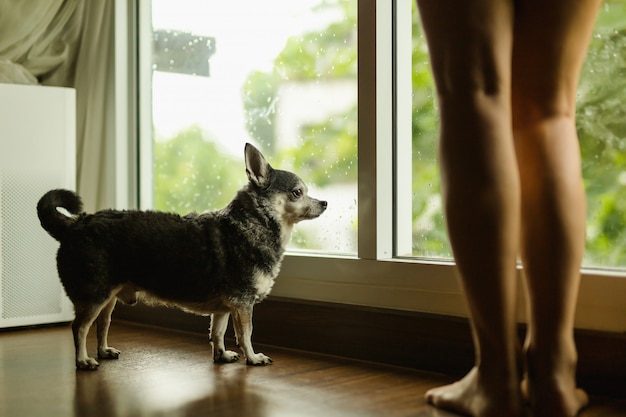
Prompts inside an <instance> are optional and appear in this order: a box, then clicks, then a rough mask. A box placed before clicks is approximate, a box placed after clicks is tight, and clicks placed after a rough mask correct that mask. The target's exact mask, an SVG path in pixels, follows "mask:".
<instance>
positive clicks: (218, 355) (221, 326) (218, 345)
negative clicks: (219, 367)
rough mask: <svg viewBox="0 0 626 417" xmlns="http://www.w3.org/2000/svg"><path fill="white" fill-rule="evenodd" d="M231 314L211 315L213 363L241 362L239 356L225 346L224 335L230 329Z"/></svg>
mask: <svg viewBox="0 0 626 417" xmlns="http://www.w3.org/2000/svg"><path fill="white" fill-rule="evenodd" d="M229 317H230V312H226V313H213V314H211V330H210V332H209V340H210V341H211V344H212V345H213V362H220V363H230V362H235V361H237V360H239V354H238V353H237V352H233V351H231V350H226V346H225V345H224V335H225V334H226V328H227V327H228V318H229Z"/></svg>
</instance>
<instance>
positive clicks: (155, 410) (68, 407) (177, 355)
mask: <svg viewBox="0 0 626 417" xmlns="http://www.w3.org/2000/svg"><path fill="white" fill-rule="evenodd" d="M92 333H94V331H93V330H92ZM109 341H110V343H111V344H112V345H113V346H115V347H117V348H118V349H120V350H122V356H121V358H120V359H119V360H112V361H101V365H100V369H99V370H97V371H95V372H88V371H81V372H76V371H75V370H74V354H73V344H72V336H71V332H70V329H69V326H67V325H66V326H61V327H48V328H40V329H29V330H17V331H3V332H0V416H3V417H26V416H27V417H37V416H45V417H56V416H63V417H70V416H77V417H78V416H80V417H83V416H89V417H94V416H107V417H116V416H142V417H147V416H177V417H178V416H205V415H206V416H215V417H228V416H237V417H297V416H303V417H318V416H319V417H331V416H347V417H350V416H354V417H357V416H358V417H368V416H376V417H378V416H381V417H393V416H418V417H419V416H421V417H426V416H430V417H452V416H453V414H449V413H446V412H443V411H439V410H436V409H434V408H432V407H430V406H428V405H426V404H425V402H424V400H423V394H424V392H425V390H426V389H428V388H429V387H432V386H436V385H439V384H442V383H446V382H449V381H450V380H449V378H447V377H443V376H438V375H432V374H425V373H419V372H415V371H411V370H405V369H399V368H391V367H384V366H378V365H373V364H367V363H360V362H353V361H349V360H344V359H338V358H332V357H325V356H318V355H312V354H306V353H301V352H294V351H287V350H282V349H279V348H275V347H268V346H257V350H261V351H263V352H264V353H265V354H267V355H269V356H271V357H272V358H273V359H274V363H273V364H272V365H270V366H267V367H248V366H246V365H244V363H242V362H241V361H240V362H238V363H235V364H223V365H222V364H220V365H218V364H213V362H212V361H211V350H210V347H209V345H208V343H207V341H206V339H205V338H204V337H201V336H199V335H196V334H188V333H177V332H170V331H166V330H161V329H158V330H157V329H153V328H146V327H139V326H136V325H133V324H129V323H122V322H119V321H118V322H115V323H113V325H112V329H111V334H110V338H109ZM259 348H260V349H259ZM89 350H90V352H93V351H94V350H95V340H94V336H93V334H92V335H90V344H89ZM582 416H583V417H599V416H602V417H617V416H626V402H625V401H623V400H616V399H613V400H602V399H597V398H594V399H593V403H592V406H591V407H589V408H588V409H587V410H586V411H585V412H584V413H583V414H582ZM503 417H504V416H503Z"/></svg>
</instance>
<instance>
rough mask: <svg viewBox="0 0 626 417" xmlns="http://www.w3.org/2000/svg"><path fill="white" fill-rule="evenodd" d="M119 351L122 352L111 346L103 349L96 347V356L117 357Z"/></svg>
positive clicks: (104, 357) (100, 357)
mask: <svg viewBox="0 0 626 417" xmlns="http://www.w3.org/2000/svg"><path fill="white" fill-rule="evenodd" d="M121 353H122V352H121V351H119V350H117V349H115V348H113V347H106V348H103V349H98V358H99V359H119V358H120V354H121Z"/></svg>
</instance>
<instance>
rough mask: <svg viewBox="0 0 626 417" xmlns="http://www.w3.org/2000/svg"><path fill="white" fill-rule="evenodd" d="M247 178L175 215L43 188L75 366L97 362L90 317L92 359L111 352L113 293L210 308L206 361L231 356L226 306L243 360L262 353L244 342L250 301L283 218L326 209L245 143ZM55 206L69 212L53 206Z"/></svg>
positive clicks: (270, 267) (267, 274)
mask: <svg viewBox="0 0 626 417" xmlns="http://www.w3.org/2000/svg"><path fill="white" fill-rule="evenodd" d="M245 164H246V173H247V175H248V180H249V181H248V184H247V185H245V186H244V187H243V188H242V189H241V190H239V192H238V193H237V195H236V196H235V198H234V199H233V200H232V201H231V202H230V204H228V206H227V207H225V208H223V209H221V210H218V211H215V212H208V213H203V214H196V213H191V214H188V215H186V216H182V217H181V216H179V215H176V214H171V213H162V212H154V211H132V210H131V211H117V210H103V211H99V212H97V213H94V214H86V213H83V212H82V202H81V200H80V198H79V197H78V196H77V195H76V194H75V193H74V192H72V191H68V190H52V191H49V192H48V193H46V194H45V195H44V196H43V197H42V198H41V200H39V203H38V205H37V213H38V215H39V219H40V221H41V225H42V226H43V228H44V229H45V230H46V231H47V232H48V233H49V234H50V235H51V236H52V237H54V238H55V239H57V240H58V241H59V242H60V243H61V245H60V247H59V251H58V254H57V267H58V273H59V277H60V278H61V282H62V283H63V286H64V288H65V291H66V293H67V295H68V296H69V298H70V299H71V300H72V302H73V304H74V308H75V311H76V318H75V320H74V322H73V323H72V331H73V334H74V343H75V347H76V367H77V368H78V369H97V367H98V362H97V361H96V360H95V359H94V358H91V357H89V355H88V354H87V346H86V337H87V333H88V332H89V328H90V327H91V325H92V324H93V322H94V321H95V322H96V325H97V336H98V357H99V358H101V359H117V358H118V357H119V355H120V351H119V350H117V349H115V348H113V347H110V346H109V345H108V342H107V334H108V330H109V325H110V322H111V312H112V311H113V309H114V307H115V303H116V301H117V299H120V300H122V301H123V302H125V303H128V304H134V303H135V302H137V299H138V298H141V299H142V300H146V301H147V302H148V303H155V302H156V303H163V304H166V305H171V306H176V307H179V308H181V309H183V310H185V311H189V312H193V313H196V314H201V315H209V314H211V330H210V340H211V341H212V344H213V349H214V350H213V357H214V360H215V361H216V362H234V361H236V360H238V359H239V354H237V353H236V352H233V351H228V350H226V348H225V345H224V334H225V332H226V327H227V325H228V318H229V316H230V315H231V314H232V316H233V324H234V327H235V333H236V336H237V341H238V344H239V346H240V347H241V350H242V352H243V354H244V355H245V357H246V361H247V363H248V364H250V365H266V364H268V363H270V362H271V359H270V358H269V357H267V356H265V355H264V354H262V353H255V352H254V350H253V348H252V344H251V334H252V308H253V306H254V304H255V303H258V302H260V301H261V300H263V299H264V298H265V297H266V296H267V295H268V294H269V293H270V290H271V289H272V286H273V285H274V279H275V278H276V276H277V275H278V272H279V270H280V266H281V262H282V259H283V254H284V251H285V245H286V244H287V242H288V241H289V239H290V237H291V232H292V229H293V226H294V225H295V224H296V223H298V222H299V221H301V220H306V219H314V218H316V217H318V216H319V215H321V214H322V213H323V212H324V210H326V206H327V203H326V201H320V200H316V199H314V198H311V197H309V196H308V194H307V187H306V185H305V184H304V183H303V182H302V180H301V179H300V178H299V177H298V176H297V175H295V174H293V173H291V172H287V171H281V170H275V169H273V168H272V167H271V166H270V165H269V164H268V163H267V161H266V160H265V158H264V157H263V155H262V154H261V153H260V152H259V151H258V150H257V149H256V148H255V147H254V146H252V145H250V144H246V147H245ZM58 208H64V209H65V210H67V211H68V212H69V213H70V214H71V215H72V216H71V217H68V216H67V215H65V214H63V213H61V212H60V211H59V210H57V209H58Z"/></svg>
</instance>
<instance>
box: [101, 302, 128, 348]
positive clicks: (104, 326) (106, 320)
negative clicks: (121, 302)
mask: <svg viewBox="0 0 626 417" xmlns="http://www.w3.org/2000/svg"><path fill="white" fill-rule="evenodd" d="M116 302H117V298H116V297H113V298H111V300H110V301H109V302H108V303H107V304H106V305H105V306H104V308H103V309H102V311H100V314H99V315H98V318H97V320H96V327H97V334H98V358H100V359H118V358H119V357H120V353H122V352H120V351H119V350H117V349H115V348H113V347H110V346H109V344H108V340H107V338H108V335H109V326H110V325H111V313H112V312H113V309H114V308H115V303H116Z"/></svg>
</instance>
